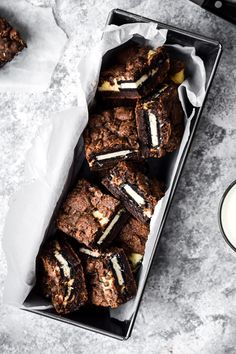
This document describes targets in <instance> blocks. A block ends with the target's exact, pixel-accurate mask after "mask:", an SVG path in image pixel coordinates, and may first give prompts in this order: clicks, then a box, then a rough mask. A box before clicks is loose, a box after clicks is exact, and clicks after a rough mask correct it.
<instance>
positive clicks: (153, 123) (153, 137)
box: [148, 112, 159, 147]
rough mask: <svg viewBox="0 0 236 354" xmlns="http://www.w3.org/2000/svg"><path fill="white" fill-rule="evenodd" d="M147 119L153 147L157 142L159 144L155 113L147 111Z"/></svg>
mask: <svg viewBox="0 0 236 354" xmlns="http://www.w3.org/2000/svg"><path fill="white" fill-rule="evenodd" d="M148 119H149V126H150V133H151V141H152V146H153V147H155V146H158V144H159V139H158V130H157V119H156V116H155V114H153V113H151V112H149V113H148Z"/></svg>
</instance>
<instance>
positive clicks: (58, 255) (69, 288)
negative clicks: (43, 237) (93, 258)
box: [37, 239, 88, 314]
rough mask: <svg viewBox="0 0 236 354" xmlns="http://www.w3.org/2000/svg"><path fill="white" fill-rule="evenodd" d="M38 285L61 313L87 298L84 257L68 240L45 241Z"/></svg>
mask: <svg viewBox="0 0 236 354" xmlns="http://www.w3.org/2000/svg"><path fill="white" fill-rule="evenodd" d="M37 285H38V287H39V288H40V289H41V292H42V293H43V294H44V296H46V297H47V298H50V299H51V301H52V305H53V306H54V308H55V310H56V312H58V313H60V314H67V313H70V312H74V311H76V310H78V309H79V308H80V307H81V306H82V305H84V304H85V303H86V302H87V300H88V293H87V289H86V285H85V278H84V273H83V268H82V265H81V261H80V259H79V257H78V255H77V254H76V253H75V252H74V251H73V249H72V248H71V246H70V245H69V244H68V242H66V241H65V240H60V239H54V240H50V241H48V242H46V243H45V244H44V246H43V248H42V250H41V252H40V253H39V255H38V257H37Z"/></svg>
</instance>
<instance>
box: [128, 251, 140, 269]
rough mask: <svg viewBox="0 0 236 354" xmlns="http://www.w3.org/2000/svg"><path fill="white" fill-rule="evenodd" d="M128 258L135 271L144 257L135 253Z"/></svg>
mask: <svg viewBox="0 0 236 354" xmlns="http://www.w3.org/2000/svg"><path fill="white" fill-rule="evenodd" d="M128 258H129V261H130V262H131V264H132V268H133V269H135V268H136V267H137V265H138V264H139V263H140V262H141V261H142V259H143V255H142V254H139V253H135V252H133V253H131V254H130V255H129V256H128Z"/></svg>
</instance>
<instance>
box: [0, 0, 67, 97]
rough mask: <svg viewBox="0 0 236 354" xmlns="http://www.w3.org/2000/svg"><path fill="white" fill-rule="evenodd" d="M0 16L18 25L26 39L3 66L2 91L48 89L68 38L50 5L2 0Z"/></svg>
mask: <svg viewBox="0 0 236 354" xmlns="http://www.w3.org/2000/svg"><path fill="white" fill-rule="evenodd" d="M0 16H1V17H5V18H6V19H7V21H8V22H9V23H10V24H11V25H12V26H13V27H15V28H16V29H17V30H18V31H19V32H20V34H21V35H22V37H23V39H24V40H25V41H26V43H27V48H24V49H23V51H22V52H20V53H19V55H17V56H16V57H15V58H14V59H13V60H12V61H11V62H9V63H7V64H6V65H5V66H3V67H2V68H1V69H0V91H9V90H11V91H15V90H17V91H19V90H25V91H30V92H35V91H36V92H37V91H44V90H46V89H47V88H48V87H49V85H50V81H51V77H52V74H53V71H54V69H55V67H56V65H57V63H58V61H59V59H60V56H61V54H62V52H63V48H64V46H65V44H66V42H67V36H66V34H65V32H64V31H63V30H62V29H61V28H60V27H58V26H57V24H56V21H55V18H54V16H53V13H52V8H50V7H38V6H33V5H32V4H30V3H29V2H27V1H25V0H17V1H16V0H1V1H0Z"/></svg>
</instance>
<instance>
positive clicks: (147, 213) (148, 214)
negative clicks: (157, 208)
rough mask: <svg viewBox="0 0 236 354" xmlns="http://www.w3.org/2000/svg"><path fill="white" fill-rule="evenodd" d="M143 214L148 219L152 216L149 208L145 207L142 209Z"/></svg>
mask: <svg viewBox="0 0 236 354" xmlns="http://www.w3.org/2000/svg"><path fill="white" fill-rule="evenodd" d="M143 215H145V216H146V217H147V218H149V219H150V218H151V217H152V212H151V210H150V209H148V208H146V209H144V211H143Z"/></svg>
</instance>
